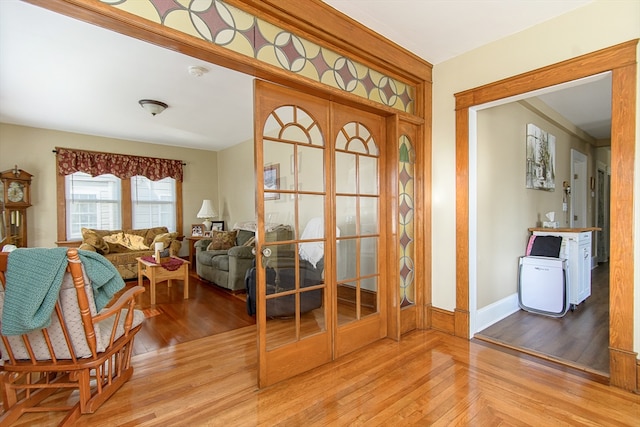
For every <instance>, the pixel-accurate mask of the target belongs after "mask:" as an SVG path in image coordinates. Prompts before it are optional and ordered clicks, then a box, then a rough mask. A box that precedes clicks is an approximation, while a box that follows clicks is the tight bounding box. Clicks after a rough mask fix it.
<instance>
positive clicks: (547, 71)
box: [455, 40, 638, 110]
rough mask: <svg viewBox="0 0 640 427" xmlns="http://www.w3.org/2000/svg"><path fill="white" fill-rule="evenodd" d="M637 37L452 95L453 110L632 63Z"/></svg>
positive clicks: (633, 61) (634, 60)
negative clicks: (454, 100)
mask: <svg viewBox="0 0 640 427" xmlns="http://www.w3.org/2000/svg"><path fill="white" fill-rule="evenodd" d="M637 44H638V40H630V41H628V42H625V43H621V44H618V45H615V46H611V47H608V48H605V49H601V50H598V51H595V52H592V53H588V54H586V55H582V56H578V57H575V58H571V59H567V60H566V61H562V62H558V63H556V64H552V65H549V66H546V67H543V68H538V69H536V70H533V71H529V72H527V73H523V74H519V75H517V76H514V77H509V78H506V79H503V80H498V81H496V82H493V83H489V84H487V85H484V86H480V87H477V88H474V89H470V90H467V91H463V92H459V93H456V94H455V97H456V110H460V109H464V108H469V107H472V106H475V105H481V104H484V103H487V102H491V101H497V100H499V99H504V98H508V97H510V96H516V95H520V94H523V93H527V92H531V91H533V90H537V89H542V88H545V87H549V86H554V85H558V84H561V83H566V82H568V81H572V80H577V79H581V78H583V77H588V76H592V75H594V74H599V73H604V72H606V71H610V70H613V69H615V68H620V67H624V66H627V65H633V64H635V62H636V45H637Z"/></svg>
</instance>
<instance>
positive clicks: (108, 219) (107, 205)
mask: <svg viewBox="0 0 640 427" xmlns="http://www.w3.org/2000/svg"><path fill="white" fill-rule="evenodd" d="M65 200H66V208H67V218H66V219H67V240H77V239H81V238H82V232H81V229H82V227H87V228H96V229H102V230H117V229H119V228H121V225H122V216H121V211H122V209H121V206H122V200H121V191H120V179H119V178H117V177H116V176H114V175H111V174H109V175H100V176H97V177H92V176H91V175H89V174H86V173H83V172H76V173H74V174H72V175H67V176H66V177H65Z"/></svg>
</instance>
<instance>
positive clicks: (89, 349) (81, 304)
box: [0, 249, 144, 425]
mask: <svg viewBox="0 0 640 427" xmlns="http://www.w3.org/2000/svg"><path fill="white" fill-rule="evenodd" d="M10 256H11V253H7V252H0V283H1V285H2V289H0V303H4V291H5V287H6V286H7V283H6V274H5V273H6V271H7V268H8V265H9V262H8V259H9V257H10ZM34 262H37V260H35V261H34ZM65 283H66V285H65ZM9 286H10V284H9ZM142 292H144V288H143V287H141V286H134V287H131V288H129V289H128V290H126V291H124V293H122V295H120V296H119V298H117V300H116V301H115V302H112V303H110V304H108V306H107V307H106V308H104V309H102V310H101V311H100V312H97V309H96V306H95V302H94V298H93V289H92V287H91V284H90V283H89V282H88V279H87V276H86V275H85V274H84V269H83V267H82V262H81V260H80V257H79V255H78V250H77V249H68V250H67V267H66V273H65V278H64V279H63V285H62V289H61V291H60V295H59V297H58V300H57V301H56V304H55V308H54V311H53V314H52V315H51V321H50V325H49V326H47V327H46V328H42V329H39V330H35V331H32V332H29V333H27V334H23V335H12V336H7V335H4V334H0V338H1V342H0V351H1V352H2V359H3V360H4V367H3V371H2V372H1V373H0V389H1V391H2V395H3V407H4V414H2V416H0V425H7V424H11V423H12V422H14V421H15V420H17V419H18V418H19V417H20V416H21V415H22V414H24V413H26V412H42V411H66V412H67V413H66V416H65V417H64V418H63V419H62V420H61V422H60V425H66V424H71V423H73V422H74V421H75V420H77V418H78V417H79V416H80V415H81V414H83V413H93V412H95V410H96V409H97V408H98V407H100V405H101V404H102V403H104V402H105V401H106V400H107V399H108V398H109V396H111V395H112V394H113V393H114V392H115V391H116V390H117V389H118V388H120V387H121V386H122V385H123V384H124V383H125V382H126V381H127V380H128V379H129V378H130V377H131V375H132V374H133V368H132V367H131V363H130V362H131V353H132V348H133V338H134V336H135V334H136V333H137V332H138V331H139V330H140V328H141V327H142V321H143V320H144V315H143V313H142V312H141V311H139V310H135V308H134V307H135V303H136V296H137V295H139V294H140V293H142ZM73 390H77V391H78V393H77V395H78V401H77V403H75V404H73V405H67V404H65V405H62V406H55V405H48V406H44V404H41V403H42V402H43V400H45V399H46V398H47V397H49V396H51V395H52V394H54V393H58V392H66V393H71V392H72V391H73ZM50 400H51V399H50ZM63 401H66V399H63ZM5 423H6V424H5Z"/></svg>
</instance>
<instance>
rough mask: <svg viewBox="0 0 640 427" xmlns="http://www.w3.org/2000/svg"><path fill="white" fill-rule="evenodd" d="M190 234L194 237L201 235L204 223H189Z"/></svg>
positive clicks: (202, 234)
mask: <svg viewBox="0 0 640 427" xmlns="http://www.w3.org/2000/svg"><path fill="white" fill-rule="evenodd" d="M191 235H192V236H195V237H203V236H204V224H191Z"/></svg>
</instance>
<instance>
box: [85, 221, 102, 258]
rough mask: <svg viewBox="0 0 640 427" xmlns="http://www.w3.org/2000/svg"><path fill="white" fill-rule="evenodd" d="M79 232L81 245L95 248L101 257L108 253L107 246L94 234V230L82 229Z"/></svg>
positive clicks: (99, 236)
mask: <svg viewBox="0 0 640 427" xmlns="http://www.w3.org/2000/svg"><path fill="white" fill-rule="evenodd" d="M81 231H82V242H83V243H86V244H87V245H90V246H93V247H94V248H96V252H98V253H99V254H101V255H105V254H108V253H109V245H107V242H105V241H104V239H103V238H102V236H101V235H100V234H98V233H96V231H95V230H92V229H90V228H84V227H82V229H81Z"/></svg>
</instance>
